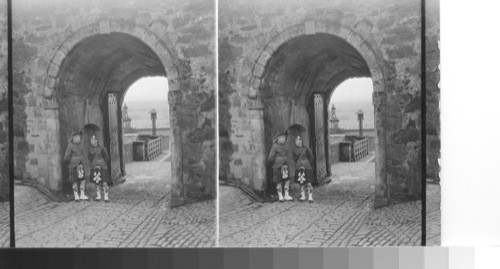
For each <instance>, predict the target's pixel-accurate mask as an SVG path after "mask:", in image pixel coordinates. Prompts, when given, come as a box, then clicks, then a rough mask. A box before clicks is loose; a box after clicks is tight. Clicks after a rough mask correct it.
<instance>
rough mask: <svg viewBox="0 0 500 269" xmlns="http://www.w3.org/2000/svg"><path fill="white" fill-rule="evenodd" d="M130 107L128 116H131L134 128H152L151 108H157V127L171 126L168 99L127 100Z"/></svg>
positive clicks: (126, 102)
mask: <svg viewBox="0 0 500 269" xmlns="http://www.w3.org/2000/svg"><path fill="white" fill-rule="evenodd" d="M125 104H126V105H127V107H128V116H129V117H130V119H131V120H132V121H131V123H130V124H131V126H132V128H137V129H145V128H152V123H151V115H150V114H149V111H151V109H155V110H156V127H157V128H167V127H170V113H169V105H168V101H167V100H150V101H148V100H141V101H125Z"/></svg>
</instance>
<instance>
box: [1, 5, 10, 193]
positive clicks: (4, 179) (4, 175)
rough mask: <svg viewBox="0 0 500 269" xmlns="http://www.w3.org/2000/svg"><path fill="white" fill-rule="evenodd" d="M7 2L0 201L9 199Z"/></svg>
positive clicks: (3, 25)
mask: <svg viewBox="0 0 500 269" xmlns="http://www.w3.org/2000/svg"><path fill="white" fill-rule="evenodd" d="M7 50H8V44H7V2H6V1H3V2H1V3H0V148H3V149H5V151H1V150H0V201H5V200H8V198H9V174H8V173H9V169H8V153H9V151H8V148H9V145H8V142H9V141H8V128H9V126H8V124H9V122H8V104H7V75H8V74H7V65H8V61H7V53H8V51H7Z"/></svg>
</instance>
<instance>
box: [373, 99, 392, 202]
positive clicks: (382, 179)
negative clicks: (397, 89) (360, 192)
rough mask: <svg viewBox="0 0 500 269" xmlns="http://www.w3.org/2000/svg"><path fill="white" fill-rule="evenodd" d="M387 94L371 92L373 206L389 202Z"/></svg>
mask: <svg viewBox="0 0 500 269" xmlns="http://www.w3.org/2000/svg"><path fill="white" fill-rule="evenodd" d="M386 102H387V95H386V93H385V92H381V91H380V92H374V93H373V105H374V107H375V133H376V135H375V201H374V207H375V208H379V207H383V206H386V205H387V204H388V203H389V197H388V194H387V164H386V155H387V150H386V137H385V133H386V132H385V128H384V126H385V122H386V120H385V115H386Z"/></svg>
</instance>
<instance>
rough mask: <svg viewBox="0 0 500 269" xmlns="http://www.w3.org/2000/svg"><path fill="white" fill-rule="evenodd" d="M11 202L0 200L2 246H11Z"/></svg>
mask: <svg viewBox="0 0 500 269" xmlns="http://www.w3.org/2000/svg"><path fill="white" fill-rule="evenodd" d="M9 207H10V203H9V202H0V248H6V247H9V246H10V217H9V214H10V208H9Z"/></svg>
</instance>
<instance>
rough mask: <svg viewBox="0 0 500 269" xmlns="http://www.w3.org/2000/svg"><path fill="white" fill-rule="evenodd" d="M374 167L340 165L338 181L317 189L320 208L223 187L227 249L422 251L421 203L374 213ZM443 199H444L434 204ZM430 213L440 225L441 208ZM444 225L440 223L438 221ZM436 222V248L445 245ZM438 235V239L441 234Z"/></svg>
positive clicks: (336, 173) (223, 238)
mask: <svg viewBox="0 0 500 269" xmlns="http://www.w3.org/2000/svg"><path fill="white" fill-rule="evenodd" d="M374 169H375V167H374V163H373V162H370V163H364V164H353V163H340V164H336V165H335V166H334V167H333V169H332V172H333V174H334V175H333V176H334V177H333V180H332V182H330V183H329V184H327V185H324V186H321V187H319V188H318V189H315V190H314V196H315V197H314V198H315V203H308V202H298V201H297V198H298V197H299V192H298V186H294V187H293V191H292V196H293V197H295V201H293V202H283V203H280V202H274V203H256V202H252V201H251V200H250V199H249V198H247V197H246V196H245V195H244V194H243V192H242V191H241V190H239V189H237V188H234V187H228V186H220V188H219V195H220V220H219V225H220V228H219V229H220V232H219V236H220V239H219V245H220V246H222V247H329V246H419V245H420V239H421V202H420V201H416V202H407V203H403V204H398V205H391V206H388V207H384V208H381V209H377V210H374V209H373V204H372V203H373V199H374V197H373V192H374V178H373V177H374V176H373V174H374ZM434 200H438V201H439V199H434ZM433 206H434V207H433V208H428V210H429V211H428V214H429V213H432V214H433V217H434V221H436V218H437V216H439V213H435V212H436V211H439V203H438V202H435V203H434V204H433ZM438 222H439V220H438ZM437 225H438V224H436V223H433V224H432V229H428V232H429V231H430V232H431V233H433V234H432V235H431V236H432V238H433V242H434V244H436V243H437V244H439V228H440V227H437ZM436 233H437V234H436Z"/></svg>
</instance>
